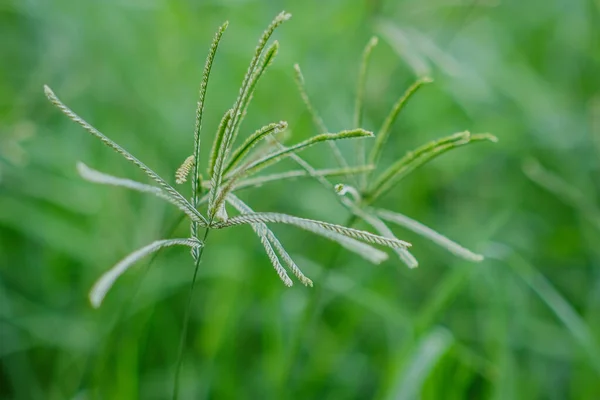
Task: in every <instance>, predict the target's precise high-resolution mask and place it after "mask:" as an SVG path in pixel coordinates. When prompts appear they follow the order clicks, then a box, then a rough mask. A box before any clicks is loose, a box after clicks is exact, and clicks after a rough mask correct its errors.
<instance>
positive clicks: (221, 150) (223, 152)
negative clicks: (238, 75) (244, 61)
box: [208, 12, 291, 220]
mask: <svg viewBox="0 0 600 400" xmlns="http://www.w3.org/2000/svg"><path fill="white" fill-rule="evenodd" d="M290 17H291V14H288V13H285V12H281V13H280V14H279V15H277V16H276V17H275V19H274V20H273V21H272V22H271V24H270V25H269V26H268V27H267V30H265V32H264V33H263V35H262V36H261V38H260V40H259V42H258V45H257V46H256V50H255V52H254V57H253V58H252V61H251V62H250V66H249V67H248V71H247V72H246V75H245V76H244V79H243V81H242V86H241V88H240V93H239V95H238V98H237V100H236V101H235V104H234V106H233V111H232V113H231V118H230V119H229V120H228V122H227V126H226V128H225V132H224V134H223V137H222V141H221V143H220V145H219V147H218V151H217V157H216V160H215V163H214V168H213V173H212V175H211V187H210V192H209V202H208V208H209V211H208V214H209V219H211V220H212V219H213V218H214V216H215V213H216V212H217V208H216V207H215V200H216V199H217V196H218V195H219V191H220V190H221V183H222V181H223V173H224V167H225V165H224V164H225V161H226V160H227V157H228V155H229V152H230V150H231V146H232V139H233V135H234V132H235V131H236V129H237V127H238V125H239V123H240V121H241V118H242V110H243V105H244V104H246V102H247V97H248V95H249V88H250V87H251V86H252V85H253V83H252V79H253V78H256V75H255V71H256V68H257V65H258V62H259V60H260V56H261V54H262V52H263V50H264V48H265V46H266V44H267V42H268V40H269V38H270V37H271V35H272V34H273V32H274V31H275V29H276V28H277V27H278V26H279V25H281V24H282V23H283V22H284V21H286V20H288V19H289V18H290Z"/></svg>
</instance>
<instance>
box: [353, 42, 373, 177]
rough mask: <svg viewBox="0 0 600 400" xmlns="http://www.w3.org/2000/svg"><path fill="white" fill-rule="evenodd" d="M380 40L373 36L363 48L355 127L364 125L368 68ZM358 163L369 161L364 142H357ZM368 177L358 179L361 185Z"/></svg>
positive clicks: (357, 87) (357, 90)
mask: <svg viewBox="0 0 600 400" xmlns="http://www.w3.org/2000/svg"><path fill="white" fill-rule="evenodd" d="M378 42H379V39H378V38H377V36H373V37H372V38H371V39H370V40H369V42H368V43H367V45H366V46H365V49H364V50H363V54H362V61H361V63H360V69H359V72H358V80H357V84H356V99H355V102H354V127H355V128H360V127H361V125H362V113H363V101H364V97H365V86H366V83H367V69H368V67H369V61H370V59H371V53H372V52H373V49H374V48H375V46H377V43H378ZM356 163H357V164H360V165H363V164H366V163H367V159H366V154H365V144H364V143H363V142H357V143H356ZM366 179H367V177H366V175H362V176H361V177H360V178H359V179H358V181H359V187H364V186H365V184H366Z"/></svg>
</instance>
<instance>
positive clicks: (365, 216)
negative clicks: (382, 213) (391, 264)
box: [352, 207, 419, 269]
mask: <svg viewBox="0 0 600 400" xmlns="http://www.w3.org/2000/svg"><path fill="white" fill-rule="evenodd" d="M352 212H353V213H354V214H355V215H357V216H358V217H359V218H361V219H362V220H364V221H365V222H366V223H368V224H369V225H371V226H372V227H373V228H374V229H375V230H376V231H377V232H378V233H379V234H380V235H381V236H384V237H387V238H396V235H394V232H392V230H391V229H390V228H388V226H387V225H386V224H385V223H384V222H383V221H382V220H381V219H379V218H377V216H376V215H374V214H372V213H370V212H368V211H363V210H361V209H360V208H358V207H353V208H352ZM393 251H394V253H396V255H397V256H398V258H400V261H402V262H403V263H404V264H405V265H406V266H407V267H408V268H411V269H412V268H417V267H418V266H419V262H418V261H417V259H416V258H415V256H413V255H412V254H411V253H410V251H408V250H407V249H404V248H396V249H393Z"/></svg>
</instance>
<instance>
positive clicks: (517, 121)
mask: <svg viewBox="0 0 600 400" xmlns="http://www.w3.org/2000/svg"><path fill="white" fill-rule="evenodd" d="M282 9H284V10H286V11H289V12H291V13H292V14H293V17H292V19H291V20H290V21H289V22H287V23H286V24H284V25H283V26H282V27H281V28H280V29H279V30H278V31H277V33H276V34H275V37H276V38H277V39H278V40H279V41H280V44H281V49H280V53H279V55H278V58H277V59H276V61H275V64H274V65H273V67H272V68H271V69H270V70H269V72H268V74H267V76H266V77H265V79H264V80H262V81H261V82H260V84H259V87H258V91H257V94H256V96H255V98H254V102H253V104H252V105H251V107H250V112H249V116H248V119H247V120H246V122H245V123H244V126H243V130H242V134H244V133H245V132H251V131H253V130H254V129H256V128H257V127H259V126H261V125H264V124H266V123H269V122H273V121H279V120H286V121H288V122H289V123H290V127H291V130H292V133H293V136H292V138H291V139H290V142H296V141H300V140H303V139H305V138H307V137H308V136H310V135H313V134H315V133H316V130H315V128H314V127H313V126H312V125H311V121H310V117H309V116H308V114H307V113H306V112H305V108H304V106H303V104H302V103H301V101H300V97H299V95H298V92H297V90H296V88H295V86H294V82H293V69H292V65H293V64H294V63H295V62H298V63H299V64H300V65H301V66H302V68H303V71H304V75H305V78H306V84H307V87H308V91H309V93H310V94H311V95H312V97H313V99H314V102H315V104H316V106H317V107H318V109H319V110H320V112H321V114H322V116H323V117H324V119H325V120H326V122H327V124H328V125H329V127H330V129H331V130H333V131H337V130H340V129H344V128H350V127H352V126H351V124H352V111H353V106H354V94H355V86H356V76H357V72H358V67H359V60H360V54H361V52H362V49H363V47H364V45H365V44H366V42H367V41H368V40H369V38H370V37H371V36H372V35H374V34H375V35H377V36H379V37H380V44H379V46H378V47H377V48H376V49H375V51H374V53H373V58H372V64H371V67H370V70H369V78H368V83H367V93H366V100H365V104H366V106H365V121H364V126H365V128H367V129H372V130H376V129H377V128H378V127H379V125H380V124H381V122H382V121H383V118H384V117H385V115H386V114H387V112H388V111H389V109H390V107H391V105H392V104H393V102H394V101H395V100H396V99H397V98H398V96H399V95H400V94H401V93H402V92H403V91H404V90H405V88H406V87H408V85H410V84H411V83H412V82H413V81H414V79H415V78H416V77H417V76H419V75H421V74H424V73H427V74H430V75H431V76H433V77H434V78H435V80H436V82H435V84H433V85H428V86H427V87H425V88H423V89H422V90H421V91H420V92H419V93H418V94H417V95H416V96H415V98H413V99H412V100H411V102H410V104H409V105H408V106H407V108H406V109H405V110H404V112H403V113H402V115H401V118H400V120H399V121H398V122H397V123H396V124H395V125H394V130H393V132H392V138H391V140H390V141H389V143H388V145H387V147H386V152H385V156H384V157H385V158H384V165H388V164H389V163H390V162H392V161H393V160H395V159H397V158H398V157H400V156H402V155H403V154H404V153H405V152H406V151H408V150H410V149H412V148H414V147H416V146H418V145H420V144H422V143H424V142H426V141H429V140H432V139H434V138H437V137H440V136H444V135H447V134H450V133H453V132H456V131H461V130H465V129H469V130H471V131H473V132H492V133H494V134H495V135H497V136H498V137H499V139H500V142H499V143H498V144H496V145H492V144H481V145H474V146H473V147H466V148H462V149H459V150H456V151H453V152H451V153H449V154H447V155H444V156H443V157H441V158H440V159H438V160H436V161H435V162H433V163H431V164H429V165H427V166H425V167H424V168H422V169H420V170H418V171H417V172H415V173H413V174H412V175H411V176H410V177H408V178H406V179H405V180H403V181H402V183H401V184H400V185H398V186H397V187H396V188H395V189H394V190H393V191H392V192H391V193H390V194H388V195H387V196H386V197H385V198H382V199H381V201H380V202H379V204H380V205H381V206H383V207H385V208H388V209H392V210H396V211H399V212H402V213H405V214H407V215H409V216H411V217H413V218H416V219H418V220H420V221H422V222H423V223H425V224H427V225H429V226H431V227H433V228H434V229H436V230H438V231H440V232H442V233H444V234H446V235H448V236H449V237H451V238H453V239H455V240H457V241H458V242H459V243H462V244H464V245H466V246H467V247H470V248H472V249H474V250H477V251H479V252H482V253H483V254H485V255H486V256H487V258H486V260H485V261H484V262H482V263H480V264H473V263H468V262H465V261H462V260H460V259H457V258H455V257H454V256H452V255H451V254H449V253H447V252H446V251H444V250H443V249H439V248H437V247H436V246H435V245H433V244H432V243H430V242H428V241H426V240H425V239H422V238H420V237H417V236H415V235H414V234H411V233H410V232H405V231H402V230H401V229H397V230H395V232H396V233H397V235H398V236H399V237H400V238H402V239H406V240H409V241H411V242H412V243H413V249H414V254H415V255H416V256H417V258H418V259H419V260H420V263H421V265H420V267H419V268H418V269H416V270H410V271H409V270H407V269H406V268H405V267H404V266H403V265H401V264H400V263H399V262H398V261H397V259H395V258H394V257H393V256H392V257H390V260H388V261H387V262H385V263H384V264H382V265H379V266H373V265H369V264H367V263H366V262H365V261H363V260H362V259H358V258H356V257H355V256H354V255H352V254H348V253H347V252H342V253H341V256H340V258H339V259H338V260H337V262H336V263H335V265H332V264H331V262H330V261H331V258H332V257H333V255H334V254H335V252H336V245H335V244H332V243H330V242H327V241H325V240H322V239H320V238H316V237H315V236H313V235H311V234H309V233H307V232H304V231H300V230H298V229H295V228H293V227H288V226H274V227H273V228H274V230H275V232H276V233H277V234H278V235H279V237H280V239H281V241H282V243H283V244H284V245H285V246H286V248H287V249H288V251H289V252H290V254H291V255H292V256H293V257H294V258H295V259H296V261H297V263H298V264H299V266H300V267H301V268H303V270H304V271H305V273H307V275H308V276H309V277H312V278H313V279H314V280H315V288H313V289H310V288H305V287H303V286H302V285H300V284H296V285H295V286H294V287H293V288H291V289H288V288H286V287H284V286H283V285H282V284H281V282H280V281H279V280H278V277H277V276H276V274H275V273H274V272H273V270H272V267H271V266H270V265H269V261H268V259H267V257H266V256H265V254H264V251H263V249H262V247H261V245H260V243H259V241H258V240H257V239H256V237H255V236H254V235H253V233H252V231H251V229H250V228H249V227H247V226H246V227H239V228H233V229H228V230H224V231H219V232H215V233H214V234H212V235H211V238H210V242H209V245H208V246H207V249H206V252H205V257H204V259H203V262H202V265H201V271H200V278H199V281H198V285H197V289H196V293H195V297H194V302H193V306H192V313H191V315H192V318H191V323H190V329H189V336H188V341H187V344H186V351H185V358H184V365H183V371H182V379H181V394H182V398H186V399H188V398H189V399H203V398H217V399H229V398H231V399H239V398H272V399H286V398H289V399H325V398H327V399H371V398H376V399H415V398H421V399H442V398H443V399H463V398H472V399H480V398H481V399H488V398H489V399H567V398H570V399H598V398H600V344H599V343H600V268H599V267H600V246H599V245H598V243H599V242H600V210H598V208H597V197H598V195H599V194H600V192H599V189H600V185H599V178H600V169H599V168H598V160H599V156H600V155H599V153H598V152H599V150H600V1H598V0H549V1H542V0H530V1H516V0H480V1H477V0H473V1H471V0H427V1H418V0H410V1H384V0H370V1H339V0H336V1H320V2H312V1H304V2H301V1H281V2H275V1H262V2H259V1H250V0H228V1H225V0H221V1H215V0H213V1H205V2H193V1H185V0H171V1H164V0H163V1H161V0H150V1H142V0H129V1H116V0H113V1H104V2H94V1H79V2H73V1H67V0H60V1H58V0H57V1H36V0H3V1H0V60H1V61H0V398H2V399H91V398H99V399H136V398H140V399H163V398H168V396H169V394H170V391H171V385H172V380H173V370H174V369H173V366H174V364H175V360H176V357H177V346H178V340H179V334H180V332H181V327H182V318H183V313H184V309H185V305H186V301H187V292H188V284H189V282H190V278H191V275H192V269H193V268H192V261H191V258H190V256H189V252H188V251H187V250H184V249H181V248H176V249H169V250H166V251H164V252H162V253H160V255H159V256H158V257H157V258H156V260H155V261H154V262H153V263H152V264H151V268H150V269H149V270H148V272H147V273H145V272H144V271H145V270H146V269H147V265H148V260H149V259H146V260H145V262H141V263H140V264H139V265H138V266H137V267H136V268H134V269H132V270H131V271H130V272H128V273H127V274H126V275H125V276H124V277H123V278H122V279H121V280H119V281H118V282H117V284H116V286H115V287H114V289H113V290H112V291H111V292H110V293H109V295H108V297H107V301H106V303H105V304H104V305H103V307H102V308H101V309H100V310H92V309H91V307H90V305H89V303H88V301H87V292H88V290H89V288H90V287H91V285H92V283H93V282H94V280H95V279H96V278H97V277H99V276H100V274H101V273H102V272H103V271H105V270H106V269H107V268H109V267H110V266H111V265H113V264H114V263H115V262H116V261H117V260H119V259H120V258H122V257H123V256H125V255H126V254H127V253H128V252H130V251H132V250H134V249H136V248H138V247H140V246H142V245H145V244H147V243H149V242H151V241H153V240H156V239H159V238H162V237H164V236H166V235H168V234H169V229H170V228H169V227H170V226H172V225H173V224H174V223H175V221H177V219H178V218H179V215H178V212H177V210H176V209H175V208H173V207H171V206H169V205H166V204H165V203H163V202H161V201H160V200H157V199H155V198H149V197H144V196H142V195H140V194H138V193H134V192H129V191H126V190H123V189H120V188H111V187H103V186H96V185H93V184H91V183H88V182H86V181H83V180H82V179H81V178H79V177H78V175H77V173H76V170H75V163H76V161H78V160H82V161H85V162H86V163H87V164H88V165H90V166H92V167H94V168H98V169H100V170H102V171H106V172H109V173H113V174H115V175H118V176H126V177H130V178H134V179H141V180H144V177H143V175H142V174H141V173H140V172H139V171H137V170H136V168H135V167H133V166H132V165H130V164H128V163H127V162H126V161H124V160H123V159H122V158H121V157H119V156H118V155H116V154H114V153H113V152H112V151H110V150H109V149H107V148H105V147H104V146H102V144H101V143H99V142H98V141H97V140H95V139H94V138H92V137H90V136H89V135H88V134H87V133H86V132H85V131H83V130H82V129H81V128H80V127H78V126H77V125H75V124H74V123H72V122H70V121H69V120H68V119H67V118H66V117H64V116H63V115H61V114H60V113H59V112H58V111H57V110H56V109H55V108H53V107H52V106H51V105H50V104H49V103H48V102H47V101H46V99H45V97H44V95H43V91H42V85H43V84H48V85H50V86H51V87H52V88H53V89H54V90H55V92H56V93H57V94H58V95H59V96H60V97H61V98H62V99H63V100H64V101H65V103H67V104H68V105H69V106H71V107H72V108H73V109H74V110H75V111H76V112H78V113H79V114H81V115H82V116H83V117H84V118H86V119H87V120H88V121H89V122H91V123H92V124H94V125H95V126H96V127H97V128H99V129H100V130H101V131H103V132H104V133H105V134H107V135H108V136H110V137H111V138H112V139H114V140H115V141H117V142H119V143H120V144H122V145H123V146H124V147H125V148H127V149H128V150H130V151H131V152H132V153H133V154H135V155H137V156H139V158H140V159H142V160H144V161H145V162H147V163H148V165H149V166H151V167H152V168H154V169H155V170H156V171H157V172H159V173H160V174H161V175H163V176H166V177H172V176H173V173H174V171H175V169H176V168H177V167H178V166H179V164H180V163H181V161H182V160H183V159H184V158H185V157H186V156H187V155H189V154H190V152H191V146H192V131H193V121H194V109H195V103H196V97H197V90H198V86H199V82H200V77H201V73H202V68H203V65H204V57H205V55H206V52H207V50H208V46H209V44H210V41H211V40H212V37H213V34H214V32H215V30H216V28H217V27H218V26H219V25H220V24H221V23H222V22H223V21H224V20H229V21H230V27H229V29H228V31H227V32H226V34H225V36H224V39H223V41H222V42H221V46H220V51H219V54H218V55H217V59H216V64H215V67H214V69H213V74H212V77H211V79H212V80H211V82H210V85H209V91H208V100H207V101H208V104H207V108H206V123H205V125H204V126H205V130H204V135H205V136H204V138H205V139H204V142H203V143H204V151H205V152H206V151H208V147H209V145H208V143H210V140H211V139H212V136H213V133H214V131H215V129H216V126H217V124H218V121H219V119H220V117H221V115H222V114H223V112H224V111H225V110H226V109H227V108H228V107H230V106H231V104H232V103H233V101H234V100H235V97H236V95H237V90H238V87H239V84H240V82H241V80H242V77H243V74H244V72H245V70H246V67H247V64H248V62H249V60H250V58H251V55H252V52H253V49H254V46H255V44H256V41H257V39H258V37H259V35H260V33H261V32H262V30H263V29H264V27H266V25H267V24H268V23H269V21H271V19H272V18H273V17H274V16H275V15H276V14H277V13H278V12H279V11H281V10H282ZM342 149H343V150H344V151H349V147H345V146H344V145H342ZM304 155H305V156H306V157H307V159H309V160H311V161H313V162H314V163H315V164H318V165H319V166H321V167H331V166H334V165H335V163H334V161H333V160H332V158H331V155H330V153H329V152H328V149H327V146H322V147H320V148H319V149H311V150H310V151H307V152H306V153H305V154H304ZM533 160H537V161H533ZM536 162H539V163H540V165H542V166H543V169H542V168H540V167H539V166H538V165H537V164H535V163H536ZM286 165H287V167H291V166H294V165H293V164H292V163H289V164H286ZM186 190H188V189H186ZM186 193H187V192H186ZM243 197H244V198H245V199H246V200H247V201H248V202H249V204H250V205H251V206H252V207H253V208H254V209H256V210H257V211H278V212H287V213H290V214H294V215H299V216H303V217H310V218H318V219H323V220H326V221H329V222H335V223H344V221H345V220H346V219H347V218H348V215H347V213H346V212H345V211H344V209H343V208H342V207H340V206H339V204H338V203H337V200H336V198H335V194H333V193H328V192H327V191H326V190H325V189H323V188H322V187H321V186H320V185H318V184H317V183H315V182H312V181H309V180H298V181H294V182H293V183H291V184H290V183H286V184H275V185H267V186H264V187H262V188H260V189H256V190H250V191H247V192H246V193H244V196H243ZM362 227H364V226H362ZM187 232H188V227H187V225H186V224H185V223H184V224H180V225H179V226H178V228H177V229H176V232H175V233H174V234H173V237H175V236H184V235H186V234H187ZM142 278H143V280H142ZM140 282H141V283H140ZM138 288H139V290H138ZM317 293H322V294H323V295H322V296H320V297H319V299H320V300H318V301H316V300H315V296H317Z"/></svg>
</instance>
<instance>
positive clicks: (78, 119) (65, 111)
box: [44, 85, 208, 226]
mask: <svg viewBox="0 0 600 400" xmlns="http://www.w3.org/2000/svg"><path fill="white" fill-rule="evenodd" d="M44 92H45V93H46V97H48V100H50V102H51V103H52V104H54V105H55V106H56V107H57V108H58V109H59V110H60V111H62V113H63V114H65V115H66V116H67V117H69V118H70V119H71V120H72V121H73V122H76V123H77V124H79V125H80V126H82V127H83V129H85V130H86V131H88V132H89V133H91V134H92V135H93V136H95V137H97V138H98V139H100V140H101V141H102V143H104V144H105V145H106V146H108V147H110V148H111V149H113V150H114V151H116V152H117V153H119V154H120V155H122V156H123V157H124V158H125V159H127V160H128V161H130V162H132V163H133V164H135V165H136V166H137V167H138V168H140V169H141V170H142V171H143V172H144V173H145V174H146V175H148V176H149V177H150V178H151V179H153V180H154V181H155V182H156V183H158V184H159V186H160V187H161V188H162V189H163V190H164V191H165V192H166V193H168V195H169V196H170V197H172V200H173V202H176V203H178V204H181V205H184V206H185V207H186V208H188V209H193V210H195V208H194V207H192V205H191V204H190V203H189V202H188V201H187V200H186V199H185V197H183V196H182V195H181V194H180V193H179V192H178V191H177V190H175V189H173V188H172V187H171V185H169V184H168V183H167V182H166V181H165V180H164V179H163V178H161V177H160V176H159V175H158V174H157V173H156V172H154V171H152V170H151V169H150V168H148V167H147V166H146V164H144V163H143V162H141V161H140V160H138V159H137V158H135V157H134V156H133V155H132V154H131V153H129V152H128V151H127V150H125V149H124V148H122V147H121V146H119V145H118V144H117V143H115V142H113V141H112V140H111V139H109V138H108V137H106V136H105V135H104V134H103V133H102V132H100V131H99V130H97V129H96V128H94V127H93V126H92V125H90V124H89V123H87V122H86V121H85V120H84V119H83V118H81V117H80V116H79V115H77V114H75V112H73V111H72V110H71V109H70V108H69V107H67V106H66V105H65V104H64V103H63V102H61V101H60V99H59V98H58V97H57V96H56V95H55V94H54V92H53V91H52V90H51V89H50V88H49V87H48V86H46V85H44ZM196 214H197V215H196V219H198V220H199V221H198V222H199V223H201V224H202V225H203V226H206V225H208V221H207V220H206V219H205V218H204V216H202V215H201V214H200V213H196Z"/></svg>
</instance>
